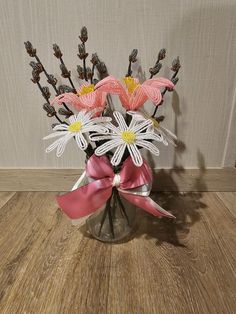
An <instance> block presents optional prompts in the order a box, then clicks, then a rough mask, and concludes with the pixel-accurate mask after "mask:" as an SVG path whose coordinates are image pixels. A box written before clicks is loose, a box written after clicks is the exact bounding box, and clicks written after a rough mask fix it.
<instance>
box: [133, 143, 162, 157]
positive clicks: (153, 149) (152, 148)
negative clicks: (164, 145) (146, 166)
mask: <svg viewBox="0 0 236 314" xmlns="http://www.w3.org/2000/svg"><path fill="white" fill-rule="evenodd" d="M136 145H138V146H141V147H143V148H146V149H147V150H149V151H150V152H151V153H152V154H154V155H156V156H159V154H160V152H159V149H158V148H157V147H156V146H155V145H153V144H152V143H150V142H147V141H145V140H138V141H136Z"/></svg>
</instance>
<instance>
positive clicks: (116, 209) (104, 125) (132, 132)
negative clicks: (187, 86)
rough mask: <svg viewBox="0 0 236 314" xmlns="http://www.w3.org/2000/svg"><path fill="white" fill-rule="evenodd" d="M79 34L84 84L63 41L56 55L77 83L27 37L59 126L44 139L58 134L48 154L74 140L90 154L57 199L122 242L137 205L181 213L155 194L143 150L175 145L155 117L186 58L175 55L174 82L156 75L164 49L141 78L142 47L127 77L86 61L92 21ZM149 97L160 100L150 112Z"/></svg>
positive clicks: (36, 77)
mask: <svg viewBox="0 0 236 314" xmlns="http://www.w3.org/2000/svg"><path fill="white" fill-rule="evenodd" d="M79 39H80V41H81V43H80V44H79V45H78V51H79V53H78V57H79V59H80V60H82V63H83V66H80V65H78V66H77V72H78V76H79V80H80V86H79V87H77V88H76V87H75V85H74V83H73V82H72V79H71V72H70V71H69V70H68V69H67V67H66V65H65V63H64V61H63V59H62V56H63V54H62V52H61V50H60V48H59V46H58V45H56V44H54V45H53V50H54V55H55V57H56V58H57V59H58V60H59V62H60V69H61V75H62V77H63V78H66V79H68V81H69V83H70V86H68V85H60V86H57V79H56V78H55V77H54V76H53V75H51V74H48V72H47V71H46V69H45V67H44V66H43V64H42V63H41V61H40V59H39V57H38V55H37V52H36V49H35V48H33V46H32V44H31V43H30V42H29V41H27V42H25V47H26V50H27V53H28V54H29V55H30V56H31V57H33V58H35V60H36V62H35V61H31V62H30V65H31V66H32V68H33V70H32V81H33V83H35V84H36V85H37V86H38V88H39V89H40V91H41V93H42V95H43V97H44V99H45V101H46V102H45V104H44V105H43V109H44V110H45V111H46V112H47V116H48V117H54V118H56V119H57V122H58V123H54V124H53V125H52V129H53V133H52V134H49V135H48V136H46V137H45V138H44V139H47V140H48V139H52V140H53V142H52V144H51V145H50V146H48V148H47V149H46V152H47V153H49V152H51V151H53V150H55V151H56V155H57V157H60V156H61V155H62V154H63V152H64V150H65V147H66V145H67V143H68V142H69V141H74V143H75V145H77V146H78V147H79V149H80V150H82V151H84V152H85V154H86V165H85V171H84V173H83V174H82V175H81V177H80V178H79V180H78V181H77V182H76V183H75V185H74V186H73V188H72V190H71V191H70V192H68V193H65V194H62V195H58V196H57V203H58V205H59V207H60V208H61V209H62V211H63V212H64V213H65V214H66V215H67V216H68V217H69V218H70V219H72V220H73V222H75V221H76V222H78V223H79V224H82V223H84V222H85V220H86V221H87V227H88V230H89V232H90V233H91V234H92V235H93V236H94V237H95V238H97V239H99V240H102V241H110V242H113V241H120V240H121V239H123V238H124V237H127V236H128V235H129V234H130V232H131V230H132V228H133V226H134V223H135V212H136V207H139V208H141V209H143V210H145V211H146V212H148V213H150V214H151V215H153V216H157V217H169V218H174V216H173V215H172V214H171V213H169V212H167V211H166V210H164V209H163V208H162V207H161V206H159V205H158V204H157V203H155V202H154V201H153V200H152V199H151V198H150V197H149V194H150V191H151V187H152V171H151V169H150V166H149V165H148V162H147V161H146V160H145V159H143V157H142V155H141V151H142V150H143V149H146V150H148V151H149V152H151V153H152V154H154V155H156V156H158V155H159V149H158V148H157V144H164V145H168V144H169V143H170V144H173V145H175V142H176V136H175V135H174V134H173V133H172V132H171V131H170V130H168V129H166V128H164V127H163V126H161V122H162V120H163V117H156V113H157V109H158V106H160V105H162V104H163V101H164V95H165V93H166V92H167V91H172V90H173V88H174V86H175V85H176V83H177V81H178V78H177V73H178V71H179V69H180V62H179V58H176V59H175V60H174V61H173V63H172V68H171V70H172V71H173V76H172V77H171V79H170V80H169V79H166V78H163V77H158V78H155V77H154V76H155V75H156V74H157V73H158V72H159V71H160V69H161V67H162V63H161V62H160V61H161V60H163V59H164V58H165V54H166V50H165V49H161V50H160V52H159V53H158V58H157V61H156V63H155V64H154V66H153V67H152V68H150V69H149V72H150V78H149V79H147V80H146V81H144V82H140V81H139V80H138V79H137V78H135V77H133V76H132V73H133V72H132V65H133V63H135V62H137V54H138V50H137V49H133V51H132V52H131V54H130V55H129V64H128V71H127V74H126V76H125V77H124V78H123V80H122V81H120V80H118V79H116V78H115V77H113V76H110V75H109V74H108V71H107V68H106V65H105V63H104V62H102V61H101V60H100V59H99V57H98V55H97V54H96V53H94V54H92V57H91V64H92V67H87V65H86V61H87V58H88V53H87V51H86V46H85V43H86V41H87V40H88V34H87V29H86V27H83V28H82V30H81V34H80V36H79ZM95 72H97V78H95ZM41 73H44V74H45V75H46V78H47V82H48V83H49V84H50V85H51V87H52V88H53V89H54V91H55V94H56V97H55V98H54V99H53V100H50V97H51V92H50V90H49V87H48V86H42V85H41V84H40V74H41ZM112 95H116V97H118V98H119V100H120V103H121V105H122V107H123V108H124V110H123V113H122V111H121V110H120V111H118V110H116V111H115V110H114V109H113V105H112ZM148 100H150V101H151V102H152V103H153V105H154V111H153V114H152V115H151V116H149V115H148V114H147V113H145V111H144V110H143V108H142V107H143V105H144V104H145V103H146V102H147V101H148ZM57 106H58V107H59V109H58V110H56V108H57ZM74 111H75V112H74ZM62 117H64V119H62Z"/></svg>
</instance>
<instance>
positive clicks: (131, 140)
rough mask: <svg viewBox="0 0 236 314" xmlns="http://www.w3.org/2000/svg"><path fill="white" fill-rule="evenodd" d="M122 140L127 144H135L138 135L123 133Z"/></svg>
mask: <svg viewBox="0 0 236 314" xmlns="http://www.w3.org/2000/svg"><path fill="white" fill-rule="evenodd" d="M121 138H122V140H123V141H124V142H126V143H127V144H133V143H134V142H135V141H136V135H135V133H134V132H133V131H123V132H122V133H121Z"/></svg>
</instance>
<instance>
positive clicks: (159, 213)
mask: <svg viewBox="0 0 236 314" xmlns="http://www.w3.org/2000/svg"><path fill="white" fill-rule="evenodd" d="M120 194H121V195H122V196H123V197H124V198H125V199H126V200H127V201H129V202H130V203H132V204H134V205H136V206H137V207H140V208H142V209H144V210H145V211H146V212H148V213H150V214H152V215H153V216H156V217H168V218H175V216H173V215H172V214H171V213H169V212H168V211H166V210H165V209H163V208H162V207H161V206H160V205H158V204H157V203H156V202H154V201H153V200H152V199H151V198H150V197H145V196H139V195H133V194H127V193H122V192H120Z"/></svg>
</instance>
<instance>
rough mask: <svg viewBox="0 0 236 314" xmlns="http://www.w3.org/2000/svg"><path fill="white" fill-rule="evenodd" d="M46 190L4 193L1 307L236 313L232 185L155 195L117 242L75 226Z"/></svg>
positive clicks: (235, 197) (0, 203)
mask: <svg viewBox="0 0 236 314" xmlns="http://www.w3.org/2000/svg"><path fill="white" fill-rule="evenodd" d="M54 194H55V193H49V192H17V193H15V192H12V193H11V192H2V193H0V208H1V209H0V270H1V272H0V313H1V314H2V313H9V314H14V313H17V314H19V313H34V314H35V313H40V314H42V313H43V314H44V313H46V314H51V313H55V314H57V313H63V314H64V313H65V314H73V313H83V314H90V313H91V314H97V313H104V314H106V313H109V314H110V313H117V314H126V313H127V314H130V313H131V314H132V313H134V314H142V313H143V314H149V313H150V314H153V313H168V314H170V313H185V314H190V313H201V314H202V313H212V314H215V313H222V314H228V313H236V271H235V268H236V193H235V192H225V193H222V192H221V193H213V192H206V193H185V194H181V193H171V194H161V193H159V194H155V195H154V196H153V197H154V198H155V199H156V200H158V202H159V203H161V204H162V205H163V206H165V208H166V209H172V212H173V213H174V214H175V215H176V217H177V219H176V221H171V220H168V219H154V218H152V217H151V216H149V215H148V214H145V213H142V212H140V213H139V219H140V226H139V229H138V230H136V233H135V234H134V236H133V238H132V239H131V240H130V241H129V242H127V243H123V244H116V245H110V244H104V243H101V242H98V241H96V240H94V239H91V238H89V236H88V235H87V234H86V232H85V230H84V229H83V228H82V229H77V228H76V227H73V226H71V224H70V221H68V220H67V218H66V217H65V216H64V215H63V214H62V213H61V212H60V210H58V209H57V206H56V204H55V201H54Z"/></svg>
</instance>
